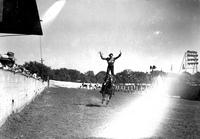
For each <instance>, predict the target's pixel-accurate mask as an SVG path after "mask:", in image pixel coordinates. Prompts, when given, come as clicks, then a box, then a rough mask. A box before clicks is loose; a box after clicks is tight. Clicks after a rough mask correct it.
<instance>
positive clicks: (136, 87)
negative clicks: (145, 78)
mask: <svg viewBox="0 0 200 139" xmlns="http://www.w3.org/2000/svg"><path fill="white" fill-rule="evenodd" d="M150 86H151V84H145V83H134V84H133V83H132V84H116V85H115V91H117V92H130V93H131V92H135V91H145V90H146V89H147V88H149V87H150Z"/></svg>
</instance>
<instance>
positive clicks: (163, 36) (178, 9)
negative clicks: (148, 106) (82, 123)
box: [0, 0, 200, 73]
mask: <svg viewBox="0 0 200 139" xmlns="http://www.w3.org/2000/svg"><path fill="white" fill-rule="evenodd" d="M36 2H37V6H38V10H39V15H40V18H41V19H42V29H43V36H34V35H30V36H12V37H0V53H1V54H3V53H6V52H7V51H12V52H14V53H15V57H16V59H17V61H16V63H18V64H23V63H24V62H28V61H40V58H41V55H40V39H41V47H42V57H43V59H44V64H45V65H47V66H50V67H51V68H53V69H55V68H68V69H77V70H79V71H81V72H83V73H84V72H87V71H88V70H93V71H94V72H95V73H98V72H99V71H102V70H106V68H107V63H106V61H103V60H101V59H100V56H99V51H101V52H102V53H103V56H104V57H107V56H108V54H109V53H113V54H114V56H117V55H118V54H119V52H120V51H121V52H122V56H121V57H120V58H119V59H117V60H116V62H115V73H117V72H121V71H123V70H124V69H131V70H133V71H143V72H149V70H150V69H149V67H150V65H156V67H157V69H158V70H163V71H166V72H168V71H170V70H171V67H172V70H173V72H178V71H179V69H180V66H181V62H182V59H183V55H184V53H185V52H186V51H187V50H194V51H197V52H198V53H199V52H200V47H199V46H200V1H199V0H109V1H108V0H48V1H44V0H36ZM0 36H1V34H0Z"/></svg>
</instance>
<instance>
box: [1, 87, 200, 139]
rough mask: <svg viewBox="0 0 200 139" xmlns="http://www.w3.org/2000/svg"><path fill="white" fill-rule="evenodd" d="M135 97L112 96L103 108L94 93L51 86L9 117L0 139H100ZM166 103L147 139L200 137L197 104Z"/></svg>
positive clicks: (98, 97) (119, 94)
mask: <svg viewBox="0 0 200 139" xmlns="http://www.w3.org/2000/svg"><path fill="white" fill-rule="evenodd" d="M138 97H141V96H140V95H133V94H127V93H116V94H115V96H113V98H112V100H111V102H110V103H109V105H108V106H107V107H105V106H103V105H101V95H100V94H99V93H98V91H94V90H86V89H69V88H64V87H59V86H57V87H56V86H54V87H51V88H49V89H46V90H45V91H44V92H43V93H42V94H41V95H40V96H38V97H37V98H36V99H35V100H34V101H33V102H32V103H31V104H30V105H28V106H26V107H25V108H24V109H23V110H22V111H21V112H20V113H15V114H12V115H11V116H10V117H9V118H8V119H7V121H6V123H5V124H4V125H3V126H2V127H1V128H0V139H77V138H78V139H81V138H88V139H93V138H95V139H97V138H98V139H103V137H100V136H99V135H101V131H102V130H103V128H104V125H106V124H107V123H109V122H110V120H111V119H112V118H113V117H114V116H115V114H116V113H118V112H120V111H121V110H122V109H123V108H124V107H125V105H127V104H128V103H129V102H130V101H134V100H136V99H137V98H138ZM170 100H171V102H170V103H171V104H173V105H171V107H170V109H169V113H168V114H167V115H165V117H164V120H163V121H162V122H161V123H160V126H159V127H160V128H159V129H158V130H157V132H156V133H155V134H154V135H153V136H152V137H151V138H170V139H171V138H175V139H176V138H180V139H183V138H194V139H198V138H200V102H199V101H188V100H183V99H177V98H170ZM146 116H148V115H146ZM133 118H134V116H133ZM132 124H134V123H132ZM118 126H120V125H118ZM133 134H134V131H133ZM97 135H98V136H97Z"/></svg>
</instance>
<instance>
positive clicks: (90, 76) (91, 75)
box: [84, 71, 97, 83]
mask: <svg viewBox="0 0 200 139" xmlns="http://www.w3.org/2000/svg"><path fill="white" fill-rule="evenodd" d="M84 75H85V79H86V82H92V83H95V82H96V81H97V80H96V78H95V75H94V72H93V71H87V72H86V73H85V74H84Z"/></svg>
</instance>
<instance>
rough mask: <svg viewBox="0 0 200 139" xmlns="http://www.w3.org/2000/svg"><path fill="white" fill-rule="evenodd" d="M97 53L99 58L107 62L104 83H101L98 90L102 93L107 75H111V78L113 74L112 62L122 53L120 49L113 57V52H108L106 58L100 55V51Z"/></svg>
mask: <svg viewBox="0 0 200 139" xmlns="http://www.w3.org/2000/svg"><path fill="white" fill-rule="evenodd" d="M99 54H100V57H101V59H102V60H106V61H107V63H108V67H107V72H106V77H105V79H104V83H103V85H102V88H101V91H100V93H102V92H103V91H104V88H105V82H106V80H107V79H108V77H109V76H111V77H110V78H111V79H112V76H114V63H115V60H116V59H118V58H119V57H120V56H121V55H122V53H121V51H120V53H119V55H118V56H117V57H113V54H112V53H110V54H109V57H107V58H104V57H103V56H102V53H101V52H99ZM109 72H111V75H110V74H109Z"/></svg>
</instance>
